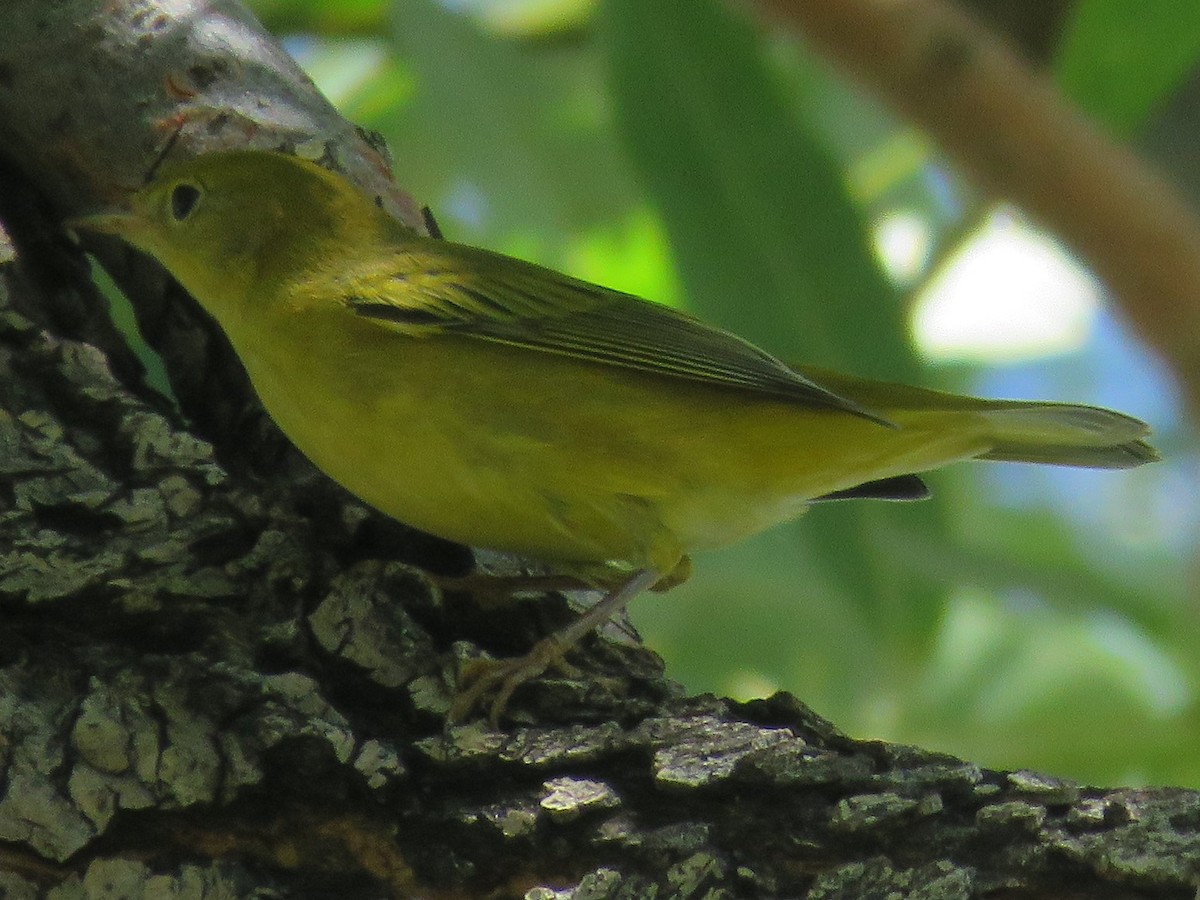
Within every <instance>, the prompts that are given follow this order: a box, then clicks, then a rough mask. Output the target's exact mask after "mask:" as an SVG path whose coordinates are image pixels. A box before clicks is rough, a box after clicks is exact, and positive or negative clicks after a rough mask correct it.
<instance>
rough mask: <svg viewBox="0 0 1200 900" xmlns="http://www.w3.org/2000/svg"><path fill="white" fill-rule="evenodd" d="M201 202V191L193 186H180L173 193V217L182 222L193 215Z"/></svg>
mask: <svg viewBox="0 0 1200 900" xmlns="http://www.w3.org/2000/svg"><path fill="white" fill-rule="evenodd" d="M199 200H200V189H199V188H197V187H196V186H195V185H192V184H178V185H176V186H175V187H174V189H173V190H172V191H171V215H172V216H173V217H174V218H175V221H176V222H182V221H183V220H184V219H186V218H187V217H188V216H190V215H191V214H192V210H194V209H195V208H196V203H197V202H198V201H199Z"/></svg>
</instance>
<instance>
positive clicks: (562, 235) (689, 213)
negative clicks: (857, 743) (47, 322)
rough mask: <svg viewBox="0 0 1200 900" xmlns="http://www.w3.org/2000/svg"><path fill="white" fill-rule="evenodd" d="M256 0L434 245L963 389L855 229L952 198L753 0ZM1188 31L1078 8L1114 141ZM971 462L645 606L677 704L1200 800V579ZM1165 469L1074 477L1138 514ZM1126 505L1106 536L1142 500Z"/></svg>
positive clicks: (775, 345) (1162, 86) (1106, 3)
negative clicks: (754, 705) (410, 205)
mask: <svg viewBox="0 0 1200 900" xmlns="http://www.w3.org/2000/svg"><path fill="white" fill-rule="evenodd" d="M252 5H253V6H255V7H256V9H258V10H259V11H260V13H261V14H262V15H264V16H265V18H266V21H267V24H268V26H270V27H272V28H274V29H276V30H277V31H279V32H280V33H283V34H285V35H287V36H289V37H290V38H291V40H292V43H291V44H290V46H292V47H293V49H294V50H295V52H296V53H297V54H298V56H299V57H300V59H301V62H302V63H303V64H304V65H305V66H306V67H307V68H308V69H309V71H310V72H312V73H313V75H314V77H315V78H316V79H317V81H318V83H320V84H321V85H322V86H323V87H324V88H325V89H326V90H327V92H329V93H330V94H331V97H332V99H333V100H334V101H335V102H336V103H338V104H339V106H340V108H341V109H342V110H343V111H344V112H345V113H346V115H347V116H348V117H349V118H351V119H353V120H355V121H357V122H359V123H360V124H363V125H365V126H367V127H370V128H375V129H378V130H380V131H381V132H383V133H384V135H385V136H386V137H387V139H388V142H389V145H390V147H391V149H392V152H393V154H394V156H395V158H396V177H397V180H398V182H399V183H400V184H401V185H403V186H404V187H405V188H406V189H408V190H409V191H411V192H412V193H413V194H414V195H415V196H416V197H417V198H418V199H419V200H421V201H422V202H425V203H429V204H430V205H431V206H432V207H433V209H434V211H435V213H436V214H437V216H438V219H439V221H440V222H441V224H442V227H443V230H444V231H445V232H446V234H447V237H449V238H450V239H452V240H460V241H464V242H467V243H475V244H481V245H486V246H489V247H492V248H494V249H498V250H502V251H506V252H510V253H515V254H518V255H522V256H526V257H528V258H532V259H536V260H537V261H539V262H543V263H546V264H549V265H554V266H558V267H560V268H565V269H567V270H569V271H571V272H572V273H573V274H576V275H580V276H582V277H586V278H591V279H593V280H598V281H602V282H605V283H607V284H611V285H613V286H614V287H618V288H622V289H625V290H632V291H635V292H637V293H640V294H642V295H644V296H648V297H651V298H653V299H657V300H660V301H664V302H672V303H676V302H678V303H681V304H684V305H686V306H689V307H690V308H692V309H694V310H696V311H697V312H698V313H699V314H701V315H702V316H704V317H705V318H707V319H708V320H710V321H713V322H715V323H718V324H721V325H724V326H726V327H729V328H731V329H733V330H735V331H737V332H739V333H742V334H744V335H746V336H747V337H750V338H752V339H754V340H756V341H757V342H759V343H762V344H763V345H765V346H767V347H768V348H769V349H771V350H772V351H774V352H776V353H777V354H780V355H782V356H784V357H785V358H794V359H797V360H805V361H808V362H813V363H822V364H827V365H832V366H835V367H839V368H843V369H848V370H852V371H858V372H862V373H864V374H877V375H883V376H885V377H891V378H897V379H903V380H914V381H920V382H922V383H925V384H928V385H931V386H935V387H936V386H941V387H945V388H948V389H962V388H969V386H970V384H969V378H970V375H971V372H970V371H969V370H968V369H966V368H963V367H959V368H956V369H949V368H945V367H942V368H939V369H926V368H925V367H924V366H923V365H922V363H921V362H920V360H919V357H918V355H917V354H916V353H915V352H914V351H913V349H912V346H911V344H910V338H909V335H908V329H907V325H906V323H907V316H908V309H907V300H908V298H907V297H906V296H904V295H902V292H901V291H900V290H899V289H898V288H897V287H895V286H894V285H893V284H892V283H891V282H890V280H889V279H888V277H887V276H886V275H885V274H884V272H883V271H882V269H881V267H880V264H879V263H878V261H877V258H876V255H875V252H874V250H873V245H872V238H871V231H870V227H871V224H872V223H873V222H874V221H875V220H876V219H877V217H879V216H880V215H881V214H883V213H885V212H887V211H889V210H892V209H896V208H901V207H903V208H905V209H909V210H917V211H918V212H919V213H920V214H921V215H922V216H924V217H925V218H926V219H927V220H928V221H929V222H930V223H931V225H932V227H933V228H934V229H935V230H936V232H937V237H938V239H939V240H942V241H943V242H946V243H948V244H950V245H952V244H953V242H954V241H956V240H958V239H959V238H961V232H962V229H963V227H964V222H963V220H962V213H961V206H960V205H959V204H957V203H956V202H955V200H956V197H955V196H951V197H950V198H949V199H947V196H946V195H947V193H948V192H949V193H950V194H953V192H954V191H955V190H958V189H960V188H959V186H956V184H955V182H954V179H953V178H946V177H945V176H944V174H942V172H941V170H940V169H938V168H937V166H936V161H935V160H934V159H933V158H931V152H930V148H929V147H928V146H927V145H926V142H925V141H924V140H922V139H921V138H920V137H919V136H916V135H914V134H913V133H912V132H911V131H910V130H908V129H906V128H905V127H904V126H903V125H902V124H898V123H897V122H896V121H895V120H894V118H893V117H891V116H890V115H888V114H886V113H885V112H883V111H882V110H880V109H879V108H878V107H877V105H876V104H874V103H873V102H872V101H871V100H870V98H868V97H864V96H862V95H861V94H859V93H858V92H856V90H855V89H854V88H853V87H851V86H849V85H848V84H846V83H845V82H844V81H843V80H842V79H840V78H839V77H838V76H837V75H836V74H835V73H833V72H832V71H831V70H830V69H829V68H828V67H826V66H825V65H824V64H823V63H821V61H820V60H818V59H816V58H815V57H813V56H812V55H811V54H810V53H809V52H808V51H807V50H806V49H805V48H804V47H803V46H802V45H801V44H800V43H798V42H797V41H795V40H793V39H791V38H790V37H788V36H784V35H778V34H771V33H769V32H767V31H766V30H765V29H764V27H763V26H762V25H761V24H759V23H755V22H753V21H752V20H751V19H750V18H749V17H748V9H747V7H746V6H745V5H744V4H740V3H725V2H721V0H655V2H646V0H443V2H440V3H439V2H436V0H398V2H395V3H392V4H387V3H380V2H374V3H372V2H366V0H360V2H356V3H350V4H344V8H343V9H341V10H338V7H339V4H326V3H321V2H318V0H257V2H256V3H252ZM1168 16H1170V18H1169V19H1168ZM1198 18H1200V13H1196V12H1194V11H1193V10H1192V9H1191V7H1190V6H1187V5H1186V4H1183V5H1181V3H1178V2H1173V3H1166V4H1141V5H1139V6H1137V7H1136V8H1135V7H1134V6H1133V5H1132V4H1131V3H1129V2H1127V0H1083V2H1082V3H1080V4H1079V7H1078V10H1077V13H1076V16H1075V20H1074V22H1073V24H1072V27H1071V29H1070V32H1069V36H1068V38H1067V41H1066V45H1065V47H1064V50H1063V55H1062V58H1061V60H1060V62H1059V66H1058V71H1059V72H1060V73H1061V77H1062V78H1063V80H1064V83H1065V84H1066V85H1067V87H1068V89H1069V90H1071V91H1072V92H1073V93H1074V95H1075V96H1076V97H1078V98H1080V99H1081V101H1082V102H1083V103H1084V104H1085V106H1086V107H1087V108H1088V109H1089V110H1091V111H1092V112H1094V113H1095V114H1097V115H1100V116H1102V117H1104V118H1105V119H1106V120H1107V121H1108V122H1110V123H1112V124H1113V125H1115V126H1116V127H1118V128H1120V129H1121V130H1123V131H1129V130H1130V129H1131V128H1132V127H1133V126H1134V124H1135V123H1136V122H1137V121H1139V119H1140V117H1142V116H1144V115H1145V113H1146V112H1147V111H1148V110H1150V109H1152V108H1153V107H1154V106H1155V105H1157V104H1161V103H1162V101H1163V99H1164V96H1165V93H1166V92H1167V91H1169V89H1170V88H1171V87H1172V86H1173V85H1174V84H1176V83H1177V82H1178V81H1179V79H1180V77H1181V76H1182V74H1183V73H1184V72H1186V71H1187V70H1188V69H1189V68H1191V67H1192V66H1193V65H1194V63H1195V59H1196V55H1197V51H1198V50H1200V39H1198V35H1200V22H1197V21H1196V20H1197V19H1198ZM1118 37H1119V39H1118ZM1160 49H1161V52H1158V51H1159V50H1160ZM1129 411H1130V412H1133V413H1135V414H1136V413H1137V412H1138V411H1139V410H1138V409H1130V410H1129ZM1165 439H1166V440H1167V441H1168V442H1169V441H1171V440H1174V441H1176V443H1177V444H1181V443H1182V440H1183V439H1182V438H1179V437H1174V438H1173V437H1172V436H1171V435H1166V436H1165ZM983 469H984V467H982V466H979V467H970V466H963V467H959V468H958V469H956V470H953V471H948V472H945V473H939V474H938V475H936V476H934V477H932V478H931V479H930V481H931V484H932V486H933V488H934V491H935V498H934V500H933V501H931V502H928V503H925V504H913V505H884V504H874V505H872V504H840V505H833V504H831V505H827V506H823V507H821V508H818V509H815V510H813V511H812V512H811V513H810V514H809V515H807V516H805V517H804V518H803V519H802V520H801V521H800V522H798V523H796V524H795V525H793V526H789V527H785V528H779V529H775V530H774V531H772V532H769V533H767V534H765V535H763V536H761V537H760V538H758V539H756V540H754V541H751V542H748V543H747V544H746V545H745V546H743V547H739V548H734V549H731V550H729V551H726V552H722V553H715V554H709V555H705V556H702V557H701V558H699V559H698V560H696V575H695V577H694V578H693V579H692V581H691V582H690V583H688V584H686V585H684V586H682V587H681V588H678V589H676V590H675V591H672V592H671V593H669V594H667V595H665V596H661V597H660V596H655V597H647V598H643V599H641V600H640V601H639V602H638V603H637V604H635V608H634V610H633V612H634V617H635V619H636V620H637V621H638V622H639V624H640V625H641V626H642V628H643V630H644V632H645V634H646V636H647V638H648V640H649V642H650V643H651V645H652V646H654V647H655V649H657V650H659V651H660V652H662V653H663V654H664V656H665V657H666V658H667V660H668V665H669V671H670V672H671V673H672V674H673V675H675V677H677V678H679V679H681V680H683V681H684V682H685V683H686V684H688V685H689V687H691V688H693V689H711V690H718V691H722V692H730V691H733V692H739V693H741V694H744V695H749V694H752V693H755V692H763V691H766V690H771V689H773V688H787V689H790V690H792V691H794V692H795V693H797V694H798V695H800V696H801V697H802V698H803V699H805V700H806V701H807V702H809V703H810V704H811V705H812V706H814V708H816V709H817V710H818V711H819V712H821V713H823V714H825V715H827V716H829V717H830V718H832V719H833V720H834V721H836V722H837V723H838V724H839V725H840V726H842V727H843V728H846V729H848V730H851V731H853V732H855V733H857V734H861V735H868V734H869V735H875V736H879V737H883V738H888V739H893V740H903V741H911V742H918V743H921V744H923V745H926V746H933V747H940V748H943V749H945V750H948V751H951V752H956V753H960V754H963V755H965V756H967V757H970V758H972V759H975V760H978V761H980V762H985V763H988V764H992V765H998V766H1009V767H1021V766H1026V767H1033V768H1039V769H1045V770H1049V771H1054V772H1058V773H1061V774H1064V775H1071V776H1075V777H1079V778H1084V779H1088V780H1093V781H1101V782H1119V781H1129V780H1156V781H1174V782H1179V783H1191V784H1200V755H1197V754H1195V752H1194V750H1192V749H1191V748H1193V747H1194V746H1195V745H1196V744H1197V742H1198V741H1200V717H1198V716H1197V715H1196V713H1197V701H1196V697H1195V687H1196V684H1197V680H1198V675H1200V654H1196V653H1195V651H1194V649H1193V647H1192V642H1193V638H1194V636H1195V634H1196V630H1197V622H1196V614H1195V612H1194V611H1193V610H1192V608H1191V606H1190V605H1189V604H1187V603H1186V602H1185V588H1184V584H1185V583H1186V577H1187V574H1186V560H1185V559H1183V558H1182V557H1181V554H1180V553H1179V552H1178V548H1177V547H1176V549H1170V548H1168V547H1166V546H1165V545H1163V544H1162V542H1156V540H1157V539H1156V538H1154V537H1153V535H1156V534H1159V533H1160V532H1161V531H1162V529H1163V528H1166V527H1167V526H1164V525H1161V524H1160V525H1159V526H1155V527H1157V528H1158V529H1159V531H1155V529H1154V528H1149V529H1148V530H1147V532H1146V533H1147V534H1149V535H1151V538H1150V539H1148V540H1146V541H1144V542H1142V543H1140V544H1135V543H1133V542H1131V541H1129V540H1124V541H1123V540H1121V539H1119V538H1118V536H1116V535H1115V534H1113V533H1111V532H1106V531H1105V529H1104V527H1102V526H1101V525H1094V526H1089V527H1088V528H1087V529H1084V528H1083V527H1082V526H1081V523H1080V522H1079V520H1078V518H1079V517H1078V515H1077V514H1072V512H1071V510H1070V508H1064V507H1063V505H1062V504H1061V503H1060V502H1058V500H1057V498H1056V497H1052V496H1051V495H1050V492H1048V493H1047V496H1046V497H1045V498H1044V500H1039V501H1038V502H1036V503H1033V504H1028V503H1027V504H1025V505H1023V506H1016V505H1013V504H1009V505H1006V506H999V505H997V501H996V499H995V497H996V496H997V495H996V492H995V491H994V490H992V489H991V488H990V487H989V484H988V482H986V481H985V480H983V479H981V478H980V474H981V472H982V471H983ZM1156 469H1157V467H1151V468H1149V469H1145V470H1139V471H1138V472H1134V473H1129V474H1121V473H1098V474H1097V475H1096V476H1095V478H1096V479H1098V480H1095V481H1089V480H1087V479H1084V480H1082V481H1078V482H1072V484H1078V485H1080V488H1079V489H1080V490H1084V491H1093V490H1098V488H1092V487H1090V486H1091V485H1101V484H1110V483H1111V480H1112V479H1126V481H1125V482H1124V483H1125V484H1127V485H1128V487H1127V489H1126V494H1127V495H1129V496H1135V495H1136V496H1142V495H1148V494H1150V493H1151V492H1152V491H1153V490H1154V489H1157V488H1161V487H1162V485H1163V484H1164V481H1163V479H1165V478H1166V477H1167V476H1165V475H1162V474H1160V473H1161V472H1163V471H1166V470H1165V469H1157V472H1156ZM1047 477H1049V476H1047ZM1104 479H1108V481H1104ZM1047 484H1050V482H1047ZM1121 496H1122V495H1121V494H1120V492H1119V491H1112V496H1111V497H1110V501H1111V502H1110V505H1111V504H1116V506H1113V507H1112V508H1114V509H1116V510H1117V512H1115V513H1113V515H1114V517H1119V515H1120V510H1121V509H1129V510H1135V505H1134V504H1132V503H1129V502H1128V501H1127V500H1126V501H1122V500H1121ZM1122 503H1124V505H1123V506H1122V505H1121V504H1122ZM1142 512H1145V514H1146V516H1147V520H1148V521H1150V519H1151V513H1152V510H1143V511H1142ZM1134 514H1138V515H1140V514H1141V513H1140V512H1136V511H1135V512H1134ZM1189 546H1190V544H1189Z"/></svg>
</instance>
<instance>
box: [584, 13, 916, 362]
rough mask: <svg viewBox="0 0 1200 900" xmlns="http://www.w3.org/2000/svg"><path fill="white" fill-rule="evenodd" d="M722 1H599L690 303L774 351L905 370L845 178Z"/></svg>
mask: <svg viewBox="0 0 1200 900" xmlns="http://www.w3.org/2000/svg"><path fill="white" fill-rule="evenodd" d="M727 7H728V5H727V4H722V3H716V2H713V0H661V2H655V3H644V2H639V0H608V2H606V3H604V4H603V5H602V7H601V10H602V12H603V16H602V21H603V39H604V42H605V45H606V47H607V51H608V57H609V69H610V75H611V80H612V85H613V94H614V99H615V102H616V114H617V119H618V124H619V125H620V127H621V128H622V130H623V132H624V135H625V137H626V139H627V142H628V145H629V148H630V150H631V152H632V154H633V157H634V162H635V164H636V165H637V167H638V169H639V172H640V174H641V175H642V178H643V181H644V183H645V186H646V189H647V190H648V192H649V193H650V194H651V196H652V197H653V198H654V200H655V202H656V203H657V204H658V206H659V208H660V210H661V211H662V214H663V217H664V219H665V221H666V223H667V228H668V232H669V234H670V236H671V240H672V244H673V246H674V247H675V251H676V255H677V260H678V263H679V267H680V270H681V273H682V275H683V278H684V282H685V285H686V287H687V295H688V298H689V302H690V305H692V306H693V307H694V308H695V309H696V310H698V311H699V312H701V313H702V314H703V315H704V316H705V317H706V318H708V319H710V320H715V321H719V322H721V323H722V324H724V325H727V326H729V327H731V328H732V329H733V330H735V331H737V332H738V333H740V334H742V335H743V336H745V337H748V338H749V339H751V340H753V341H755V342H756V343H760V344H762V345H764V346H765V347H766V348H767V349H770V350H772V351H774V352H775V353H777V354H779V355H781V356H783V357H785V358H789V357H791V358H799V359H805V360H807V361H809V362H813V363H816V362H821V363H823V364H829V365H832V366H835V367H840V368H850V369H856V370H858V371H861V372H862V373H863V374H873V375H878V376H881V377H892V378H904V377H910V376H914V375H916V374H917V373H918V372H919V367H918V366H917V364H916V362H915V360H914V357H913V355H912V354H911V352H910V351H909V350H908V348H907V346H906V343H905V341H904V339H903V335H904V332H905V323H904V316H903V310H902V308H901V304H900V303H899V302H898V300H897V298H896V297H895V295H894V292H893V291H892V289H891V288H890V286H889V285H888V283H887V281H886V279H885V277H884V275H883V274H882V272H881V270H880V268H879V266H878V264H877V262H876V260H875V257H874V255H873V254H872V252H871V249H870V245H869V242H868V236H867V231H866V226H865V222H864V220H863V217H862V215H861V214H860V212H859V211H858V209H857V208H856V207H855V205H854V204H853V202H852V201H851V199H850V196H849V192H848V190H847V188H846V184H845V178H844V173H843V172H842V171H841V170H840V169H839V168H838V167H837V165H836V164H835V163H834V160H833V155H832V154H831V153H830V152H829V151H828V149H827V148H826V147H825V146H824V145H823V144H822V143H821V141H820V140H819V139H818V138H817V137H816V136H815V135H814V134H813V132H812V131H811V130H810V129H809V128H807V127H805V123H802V122H799V121H797V120H796V119H795V117H794V112H793V105H792V104H790V103H789V102H788V101H787V99H786V97H785V94H784V92H783V90H782V88H781V86H780V85H779V84H778V83H776V82H775V81H774V79H773V77H772V74H773V73H772V71H771V70H770V69H768V67H767V66H766V64H765V61H764V59H763V53H762V48H761V47H760V45H759V42H758V39H757V35H756V34H755V32H754V31H753V29H752V28H751V27H750V24H749V22H747V21H745V20H743V19H742V18H741V17H739V16H737V15H736V14H735V13H734V12H733V11H731V10H730V9H729V8H727Z"/></svg>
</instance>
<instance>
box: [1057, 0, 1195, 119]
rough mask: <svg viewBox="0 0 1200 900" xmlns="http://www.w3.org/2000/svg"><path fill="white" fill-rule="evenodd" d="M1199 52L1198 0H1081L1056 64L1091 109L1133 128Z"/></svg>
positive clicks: (1067, 87)
mask: <svg viewBox="0 0 1200 900" xmlns="http://www.w3.org/2000/svg"><path fill="white" fill-rule="evenodd" d="M1198 58H1200V4H1197V3H1195V2H1193V0H1160V2H1156V3H1146V2H1142V0H1083V2H1081V3H1078V4H1076V6H1075V11H1074V16H1073V18H1072V19H1071V21H1070V23H1069V25H1068V27H1067V31H1066V35H1065V37H1064V39H1063V43H1062V47H1061V49H1060V51H1059V54H1058V60H1057V63H1056V69H1057V76H1058V80H1059V83H1060V84H1061V85H1062V87H1063V90H1065V91H1066V92H1067V93H1068V94H1069V95H1070V96H1071V97H1073V98H1074V99H1075V100H1076V101H1077V102H1078V103H1079V104H1080V106H1082V107H1083V108H1084V109H1085V110H1086V111H1087V112H1089V113H1090V114H1091V115H1093V116H1095V117H1096V118H1098V119H1100V120H1101V121H1103V122H1106V123H1107V124H1108V125H1109V126H1111V127H1112V128H1114V129H1115V130H1116V131H1117V132H1118V133H1120V134H1131V133H1133V132H1135V131H1136V130H1137V128H1138V126H1139V125H1140V124H1141V123H1142V122H1143V121H1144V120H1145V118H1146V116H1147V115H1148V114H1149V113H1151V112H1152V111H1153V110H1154V109H1155V108H1156V107H1157V106H1158V105H1160V104H1161V103H1162V102H1163V101H1164V99H1165V98H1167V97H1168V96H1169V95H1170V93H1171V91H1172V90H1173V89H1174V88H1175V87H1176V86H1177V85H1178V84H1179V83H1180V82H1181V81H1182V80H1183V78H1184V76H1185V75H1186V74H1187V73H1188V72H1189V71H1191V69H1192V68H1194V67H1195V65H1196V61H1197V59H1198Z"/></svg>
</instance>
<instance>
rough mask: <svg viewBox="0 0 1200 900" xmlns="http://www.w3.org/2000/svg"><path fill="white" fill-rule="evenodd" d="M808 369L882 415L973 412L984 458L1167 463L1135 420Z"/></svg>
mask: <svg viewBox="0 0 1200 900" xmlns="http://www.w3.org/2000/svg"><path fill="white" fill-rule="evenodd" d="M800 372H801V373H802V374H803V375H804V376H805V377H806V378H810V379H812V380H813V381H815V382H816V383H817V384H819V385H821V386H822V387H825V388H827V389H829V390H830V391H832V392H834V393H835V394H838V395H839V396H842V397H845V398H846V399H848V400H851V401H853V402H854V403H857V404H860V405H861V406H863V407H865V408H866V409H870V410H873V411H874V412H877V413H879V414H880V415H881V416H883V417H885V418H887V419H891V420H894V421H896V422H897V423H898V424H902V423H903V419H904V418H905V413H930V412H959V413H970V414H972V416H973V417H974V418H975V421H976V422H977V423H979V424H981V425H982V426H983V429H984V431H985V433H986V434H987V436H988V438H989V439H990V440H989V443H990V444H991V449H990V450H989V451H987V452H985V453H981V454H980V455H979V456H978V457H977V458H978V459H995V460H1006V461H1010V462H1028V463H1045V464H1047V465H1056V466H1076V467H1079V468H1087V469H1131V468H1134V467H1135V466H1140V465H1142V464H1144V463H1148V462H1153V461H1155V460H1157V459H1158V458H1159V456H1158V452H1157V451H1156V450H1155V449H1154V448H1153V447H1151V446H1150V445H1149V444H1148V443H1146V441H1145V440H1143V438H1145V437H1147V436H1148V435H1149V434H1150V427H1149V426H1148V425H1146V423H1145V422H1141V421H1139V420H1138V419H1135V418H1133V417H1132V416H1127V415H1125V414H1123V413H1119V412H1113V411H1112V410H1109V409H1101V408H1100V407H1096V406H1081V405H1077V404H1072V403H1041V402H1037V401H1024V400H981V399H978V398H976V397H962V396H958V395H956V394H947V393H943V392H941V391H931V390H926V389H924V388H915V387H908V386H907V385H899V384H889V383H887V382H882V381H872V380H870V379H866V378H858V377H855V376H849V375H840V374H837V373H834V372H827V371H825V370H822V369H814V368H811V367H803V368H801V369H800Z"/></svg>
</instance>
